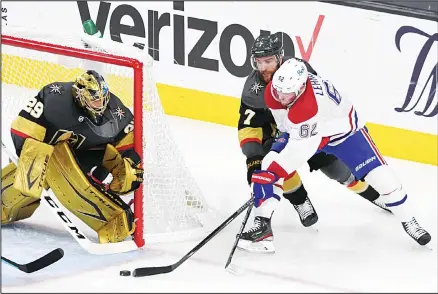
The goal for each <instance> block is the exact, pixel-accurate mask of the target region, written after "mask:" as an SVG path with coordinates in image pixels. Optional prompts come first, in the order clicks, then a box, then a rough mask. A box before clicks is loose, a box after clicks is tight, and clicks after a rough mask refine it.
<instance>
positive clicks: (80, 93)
mask: <svg viewBox="0 0 438 294" xmlns="http://www.w3.org/2000/svg"><path fill="white" fill-rule="evenodd" d="M109 94H110V93H109V89H108V84H107V83H106V82H105V79H104V78H103V77H102V76H101V75H100V74H99V73H97V72H96V71H94V70H87V71H86V72H84V73H82V74H80V75H79V76H77V77H76V80H75V82H74V84H73V95H74V98H75V100H76V102H77V103H78V104H79V105H80V106H81V107H82V108H85V109H86V110H87V111H88V112H89V114H90V115H91V117H92V118H93V119H94V120H95V121H97V120H98V119H97V116H99V115H102V114H103V112H104V111H105V109H106V107H107V105H108V102H109V98H110V95H109Z"/></svg>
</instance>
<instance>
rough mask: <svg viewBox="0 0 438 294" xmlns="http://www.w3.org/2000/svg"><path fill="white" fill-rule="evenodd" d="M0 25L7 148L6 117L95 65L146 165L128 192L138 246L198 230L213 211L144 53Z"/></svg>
mask: <svg viewBox="0 0 438 294" xmlns="http://www.w3.org/2000/svg"><path fill="white" fill-rule="evenodd" d="M2 29H3V32H2V40H1V43H2V44H1V45H2V72H1V78H2V95H1V96H2V98H1V103H2V141H4V142H5V143H6V145H7V146H8V149H9V148H11V149H12V148H13V147H12V146H13V145H12V140H11V139H10V135H9V134H10V125H11V122H12V120H13V119H14V118H15V117H16V116H17V114H18V113H19V111H20V110H21V109H22V108H23V107H24V106H25V104H26V103H27V101H28V99H29V98H30V97H33V96H35V95H36V94H37V93H38V91H39V89H40V88H42V87H43V86H44V85H47V84H51V83H53V82H67V81H73V80H74V79H75V77H76V76H77V75H78V74H79V73H81V72H83V71H84V70H87V69H94V70H96V71H97V72H99V73H100V74H102V75H103V76H104V78H105V80H106V81H107V82H108V84H109V89H110V91H111V92H113V93H114V94H115V95H117V96H118V97H119V98H121V100H122V101H123V103H124V104H125V105H126V106H127V107H129V108H130V109H131V110H132V111H133V113H134V132H135V133H134V134H135V150H136V151H137V152H138V153H139V154H140V155H141V157H142V159H143V168H144V169H145V174H144V179H145V181H144V183H143V185H142V189H138V190H137V191H136V192H135V193H134V195H133V196H131V197H133V199H134V204H133V210H134V217H135V219H136V231H135V233H134V240H135V242H136V244H137V246H139V247H141V246H143V245H144V242H145V241H144V240H145V239H146V240H147V242H155V241H166V240H176V239H181V237H183V238H184V237H185V236H187V235H190V234H193V233H195V232H201V231H205V228H206V225H207V223H208V222H207V219H209V214H211V213H212V210H211V209H209V208H208V207H207V203H206V201H205V199H204V197H203V196H202V194H201V191H200V189H199V187H198V186H197V184H196V183H195V181H194V179H193V178H192V177H191V175H190V172H189V170H188V168H187V167H186V164H185V163H184V159H183V157H182V155H181V154H180V152H179V151H178V148H177V145H176V144H175V142H174V140H173V138H172V135H171V130H170V128H169V126H168V124H167V122H166V116H165V114H164V111H163V108H162V105H161V102H160V98H159V95H158V91H157V88H156V84H155V81H154V79H153V73H152V70H153V68H152V65H153V60H152V58H151V57H150V56H149V55H147V54H146V53H145V52H146V50H145V51H144V52H143V50H141V49H138V48H135V47H132V46H128V45H124V44H122V43H117V42H113V41H110V40H106V39H100V38H96V37H93V36H88V35H86V34H77V35H73V34H63V35H56V34H53V33H48V34H44V33H41V32H38V31H36V30H34V29H30V28H11V27H2ZM123 199H125V201H126V202H128V201H129V200H130V199H129V196H128V197H124V198H123ZM131 199H132V198H131Z"/></svg>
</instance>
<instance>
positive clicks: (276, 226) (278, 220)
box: [1, 117, 438, 293]
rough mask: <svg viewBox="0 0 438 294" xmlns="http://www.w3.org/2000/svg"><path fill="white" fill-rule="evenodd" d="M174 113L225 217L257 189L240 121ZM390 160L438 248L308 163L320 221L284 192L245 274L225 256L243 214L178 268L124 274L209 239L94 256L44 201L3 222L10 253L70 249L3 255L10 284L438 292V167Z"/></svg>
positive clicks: (59, 288) (238, 259) (244, 258)
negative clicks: (39, 263) (421, 242)
mask: <svg viewBox="0 0 438 294" xmlns="http://www.w3.org/2000/svg"><path fill="white" fill-rule="evenodd" d="M168 119H169V122H170V125H171V129H172V131H173V135H174V136H175V138H176V140H177V142H178V147H179V148H180V149H181V151H182V153H183V154H184V157H185V159H186V161H187V164H188V166H189V168H190V170H191V171H192V174H193V176H194V177H195V179H196V181H197V182H198V183H199V185H200V187H201V189H202V191H203V193H204V195H205V197H206V198H207V201H208V204H209V205H210V206H212V207H215V208H216V209H217V210H218V211H220V213H221V218H220V219H218V220H217V224H220V223H221V222H222V221H223V220H224V219H225V218H226V217H228V216H229V215H230V214H231V213H233V212H234V211H235V210H236V209H237V208H238V207H240V206H241V205H243V203H244V202H245V201H246V200H247V199H248V197H249V194H248V187H247V184H246V167H245V158H244V156H243V155H242V154H241V151H240V148H239V144H238V139H237V130H236V129H235V128H232V127H226V126H220V125H216V124H210V123H204V122H199V121H193V120H189V119H185V118H179V117H168ZM2 135H3V136H7V135H8V133H5V132H3V134H2ZM4 156H5V155H4V154H2V158H3V160H4V158H5V157H4ZM387 161H388V163H389V164H390V166H391V167H392V169H393V171H394V172H395V173H396V174H397V176H398V177H399V179H400V180H401V181H402V182H403V184H404V188H405V190H406V191H408V193H409V196H410V197H409V200H410V201H411V203H412V205H413V206H414V208H415V209H416V211H417V212H418V213H417V220H418V221H419V222H420V224H422V225H423V226H424V227H425V228H426V229H428V230H429V231H430V233H431V234H432V242H431V243H432V248H433V250H432V251H431V250H428V249H426V248H423V247H420V246H418V245H417V244H416V243H415V242H414V241H413V240H412V239H410V237H408V236H407V235H406V233H405V232H404V231H403V229H402V227H401V225H400V223H398V222H397V221H396V220H395V218H394V217H393V216H392V215H390V214H388V213H386V212H384V211H381V210H380V209H379V208H377V207H375V206H373V205H371V204H369V203H368V202H367V201H365V200H363V199H361V198H359V197H358V196H356V195H355V194H354V193H352V192H349V191H348V190H347V189H345V188H344V187H342V186H341V185H339V184H338V183H336V182H334V181H331V180H328V179H327V178H325V176H324V175H323V174H321V173H320V172H313V173H309V172H308V171H307V168H306V167H303V168H302V169H300V170H299V171H300V174H301V177H302V180H303V182H304V184H305V187H306V188H307V191H308V192H309V196H310V198H311V200H312V202H313V204H314V205H315V208H316V210H317V212H318V214H319V222H318V229H319V231H318V232H317V231H315V230H313V229H311V228H304V227H302V226H301V224H300V222H299V219H298V216H297V214H296V212H295V210H294V209H293V207H292V206H291V205H290V204H289V202H288V201H285V200H283V201H282V202H281V204H280V206H279V208H278V210H277V211H276V213H275V214H274V217H273V230H274V234H275V245H276V250H277V251H276V253H275V254H272V255H254V254H250V253H246V252H242V251H236V253H235V256H234V259H233V264H235V265H236V266H238V267H239V268H240V269H241V271H242V274H241V275H239V276H236V275H232V274H230V273H229V272H227V271H225V269H224V265H225V262H226V260H227V258H228V254H229V252H230V249H231V246H232V244H233V241H234V237H235V234H236V232H237V231H238V228H239V227H240V224H241V221H242V218H243V215H244V214H242V215H241V216H240V217H239V218H238V219H236V220H235V221H234V222H233V223H231V225H230V226H229V227H228V228H226V229H225V230H224V231H223V232H221V233H220V234H219V235H218V236H217V237H216V238H214V239H213V240H212V241H211V242H210V243H208V244H207V245H205V247H203V248H202V249H201V250H200V251H199V252H197V253H196V254H195V255H193V256H192V257H191V258H190V259H189V260H187V261H186V262H185V263H183V264H182V265H181V266H180V267H179V268H177V269H176V270H175V271H174V272H172V273H168V274H163V275H158V276H151V277H143V278H134V277H132V276H131V277H121V276H119V271H120V270H124V269H128V270H131V271H132V270H133V269H134V268H136V267H144V266H158V265H167V264H172V263H174V262H176V261H177V260H179V259H180V258H181V257H182V256H183V255H185V254H186V253H187V252H188V251H189V250H190V249H191V248H193V246H195V245H196V244H197V243H198V242H199V241H200V239H196V240H191V241H186V242H180V243H166V244H154V245H150V244H149V245H146V249H145V250H139V251H137V252H130V253H124V254H120V255H114V256H92V255H89V254H87V253H85V252H84V251H83V250H82V249H81V248H80V247H79V245H77V244H76V242H75V241H74V240H73V239H72V238H71V236H70V235H69V234H68V233H67V232H65V231H64V229H63V227H62V226H61V225H60V224H59V223H58V221H57V220H56V219H54V218H53V216H52V214H51V213H50V212H48V211H47V210H46V208H45V207H43V206H41V207H40V208H39V209H38V211H37V212H36V213H35V214H34V215H33V216H32V217H31V218H30V219H28V220H24V221H20V222H17V223H15V224H13V225H10V226H6V227H2V256H6V257H8V258H10V259H13V260H15V261H17V262H19V263H26V262H29V261H31V260H32V259H34V258H37V257H39V256H41V255H43V254H45V253H47V252H49V251H50V250H52V249H54V248H57V247H61V248H63V249H64V251H65V256H64V258H63V259H61V260H60V261H59V262H57V263H56V264H54V265H52V266H50V267H47V268H45V269H43V270H41V271H39V272H35V273H33V274H25V273H22V272H19V271H18V270H16V269H14V268H11V267H9V266H7V265H5V264H3V263H2V268H1V269H2V271H1V284H2V285H1V286H2V291H4V292H46V293H47V292H57V293H60V292H126V293H127V292H143V293H144V292H252V293H254V292H271V293H273V292H289V293H290V292H370V291H371V292H417V293H418V292H437V253H436V252H437V246H436V238H437V178H438V171H437V167H436V166H430V165H424V164H419V163H413V162H408V161H403V160H397V159H392V158H388V157H387ZM201 239H202V238H201Z"/></svg>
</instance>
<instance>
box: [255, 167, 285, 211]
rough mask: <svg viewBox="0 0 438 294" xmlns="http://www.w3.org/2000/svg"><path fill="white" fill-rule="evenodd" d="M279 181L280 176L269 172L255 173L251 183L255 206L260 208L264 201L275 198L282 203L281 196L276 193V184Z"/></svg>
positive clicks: (260, 171)
mask: <svg viewBox="0 0 438 294" xmlns="http://www.w3.org/2000/svg"><path fill="white" fill-rule="evenodd" d="M277 181H278V176H277V175H275V174H274V173H273V172H270V171H267V170H256V171H254V173H253V175H252V178H251V182H252V183H253V184H252V191H253V195H254V206H255V207H259V206H260V205H261V204H262V203H263V201H265V200H267V199H269V198H272V197H273V198H275V199H277V200H278V201H280V199H281V198H280V196H279V195H277V194H276V193H275V191H274V183H275V182H277Z"/></svg>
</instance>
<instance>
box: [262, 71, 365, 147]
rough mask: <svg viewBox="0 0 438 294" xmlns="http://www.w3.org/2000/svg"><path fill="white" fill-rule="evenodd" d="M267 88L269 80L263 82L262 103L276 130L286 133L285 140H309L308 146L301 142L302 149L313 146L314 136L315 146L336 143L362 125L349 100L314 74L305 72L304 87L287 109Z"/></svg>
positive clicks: (269, 87)
mask: <svg viewBox="0 0 438 294" xmlns="http://www.w3.org/2000/svg"><path fill="white" fill-rule="evenodd" d="M271 88H272V82H270V83H269V84H268V85H267V89H266V91H265V102H266V105H267V106H268V107H269V108H270V109H271V112H272V115H273V116H274V119H275V121H276V124H277V127H278V129H279V130H280V131H281V132H287V133H289V140H297V141H302V140H307V139H312V140H308V141H309V144H310V145H308V146H307V144H306V142H301V143H303V144H302V148H314V147H315V146H311V145H315V143H314V142H315V139H316V138H321V141H320V142H319V146H316V147H319V148H321V147H322V146H324V145H326V144H329V145H337V144H340V143H341V142H343V141H345V140H346V139H347V138H348V137H349V136H350V135H352V134H353V133H354V132H355V131H356V130H358V129H360V128H361V127H363V126H364V123H363V122H362V121H361V120H360V118H359V115H358V113H357V112H356V110H355V109H354V107H353V104H352V103H351V101H349V100H348V99H345V97H341V95H340V94H339V92H338V91H337V90H336V88H335V87H334V86H333V84H332V83H331V82H330V81H326V80H323V79H322V78H321V77H319V76H317V75H313V74H311V73H309V78H308V80H307V84H306V90H305V91H304V93H303V94H302V95H301V96H300V97H298V99H297V100H296V101H295V103H293V104H292V105H291V106H289V108H287V107H285V106H283V105H281V103H280V102H278V101H277V100H275V99H274V97H273V96H272V92H271ZM310 141H312V143H311V142H310ZM300 145H301V144H300ZM306 146H307V147H306ZM315 151H316V150H315Z"/></svg>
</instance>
